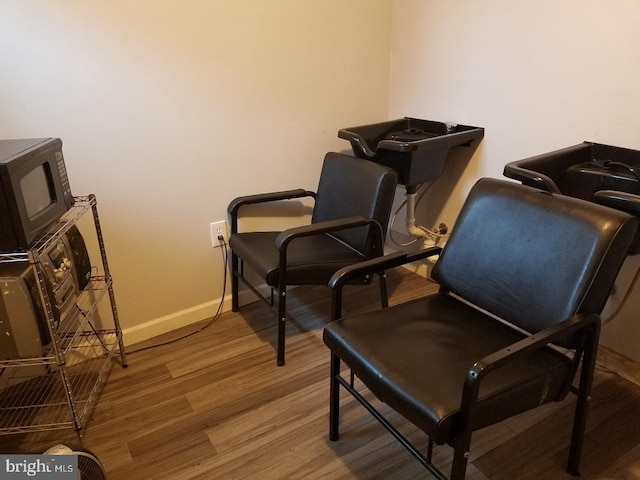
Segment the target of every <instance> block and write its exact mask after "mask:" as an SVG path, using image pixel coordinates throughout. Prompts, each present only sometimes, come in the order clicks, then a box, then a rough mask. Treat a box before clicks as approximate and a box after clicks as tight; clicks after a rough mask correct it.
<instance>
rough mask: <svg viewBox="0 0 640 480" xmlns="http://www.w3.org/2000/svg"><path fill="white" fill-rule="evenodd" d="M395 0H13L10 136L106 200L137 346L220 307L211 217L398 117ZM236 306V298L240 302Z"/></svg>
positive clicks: (2, 85) (124, 311) (5, 33)
mask: <svg viewBox="0 0 640 480" xmlns="http://www.w3.org/2000/svg"><path fill="white" fill-rule="evenodd" d="M390 12H391V2H390V1H389V0H349V1H347V2H345V1H342V0H323V1H315V0H268V1H263V0H233V1H227V0H208V1H201V0H173V1H157V0H135V1H130V0H110V1H108V2H104V1H98V0H26V1H24V0H15V1H11V0H0V58H2V74H1V75H0V105H1V108H0V137H1V138H29V137H43V136H53V137H60V138H62V140H63V142H64V153H65V157H66V162H67V168H68V170H69V176H70V181H71V186H72V190H73V192H74V194H76V195H79V194H86V193H89V192H94V193H96V195H97V198H98V208H99V211H100V213H101V217H102V224H103V225H102V227H103V230H104V234H105V237H106V246H107V252H108V254H109V257H110V266H111V270H112V274H113V277H114V285H115V291H116V296H117V300H118V307H119V311H120V318H121V323H122V325H123V328H124V331H125V340H126V341H127V343H131V342H132V341H136V340H140V339H142V338H146V337H148V336H150V335H152V334H154V333H159V332H162V331H165V330H168V329H171V328H175V327H176V326H178V325H181V324H184V323H187V322H190V321H194V320H199V319H202V318H205V317H206V316H207V315H211V314H213V312H214V311H215V307H217V302H218V300H219V297H220V295H221V293H222V274H223V269H222V262H221V257H220V250H219V249H215V250H214V249H212V248H211V241H210V236H209V222H212V221H217V220H222V219H225V218H226V206H227V204H228V202H229V201H230V200H231V199H232V198H233V197H235V196H237V195H241V194H246V193H252V192H260V191H271V190H278V189H286V188H297V187H304V188H308V189H312V190H314V189H315V187H316V185H317V179H318V174H319V171H320V166H321V161H322V157H323V155H324V153H325V152H327V151H329V150H339V149H342V148H346V147H348V144H347V143H346V142H344V141H343V140H340V139H338V138H337V132H338V129H340V128H342V127H346V126H351V125H358V124H361V123H363V122H371V121H377V120H379V119H384V118H386V116H387V96H388V91H389V85H388V76H389V48H390V26H391V23H390ZM228 307H229V304H228V303H227V305H226V308H228Z"/></svg>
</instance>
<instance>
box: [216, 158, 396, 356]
mask: <svg viewBox="0 0 640 480" xmlns="http://www.w3.org/2000/svg"><path fill="white" fill-rule="evenodd" d="M396 185H397V174H396V173H395V172H394V171H393V170H390V169H388V168H386V167H382V166H380V165H378V164H376V163H373V162H370V161H367V160H362V159H359V158H355V157H351V156H347V155H343V154H340V153H331V152H330V153H327V155H326V156H325V159H324V163H323V166H322V172H321V175H320V182H319V184H318V189H317V192H311V191H308V190H304V189H297V190H289V191H283V192H275V193H266V194H258V195H250V196H243V197H239V198H236V199H234V200H233V201H232V202H231V203H230V204H229V207H228V213H229V218H230V224H231V235H230V237H229V246H230V247H231V251H232V255H231V270H232V280H231V281H232V285H231V289H232V293H231V294H232V309H233V311H234V312H236V311H238V309H239V301H238V281H239V280H240V281H242V282H243V283H244V284H246V285H247V286H248V287H249V288H250V289H251V290H252V291H253V292H254V293H255V294H256V295H258V297H259V298H261V299H263V300H265V301H266V302H267V303H269V305H270V306H271V307H272V308H273V309H274V310H275V311H276V314H277V317H278V340H277V363H278V365H284V357H285V336H286V333H285V322H286V315H287V311H286V300H287V299H286V295H287V286H288V285H327V282H328V281H329V278H331V276H332V275H333V274H334V273H335V272H336V271H337V270H339V269H340V268H342V267H344V266H347V265H352V264H354V263H357V262H361V261H363V260H366V259H370V258H374V257H376V256H380V255H382V254H383V245H384V238H385V234H386V230H387V225H388V222H389V216H390V213H391V206H392V203H393V198H394V195H395V188H396ZM302 197H313V198H314V199H315V201H314V208H313V214H312V218H311V224H310V225H304V226H301V227H295V228H291V229H288V230H285V231H283V232H278V231H276V232H242V233H239V232H238V219H239V211H240V209H241V208H242V207H243V206H245V205H250V204H257V203H265V202H275V201H281V200H290V199H299V198H302ZM245 266H248V267H249V268H250V269H251V270H252V271H254V272H255V273H256V274H257V275H258V277H259V278H260V279H262V280H263V281H264V282H265V283H266V284H267V285H268V286H269V287H271V295H270V298H269V299H267V298H265V297H263V296H262V295H261V294H260V292H259V291H258V290H257V288H255V286H253V285H251V283H250V282H249V281H248V280H247V278H246V277H245V275H244V273H245V272H244V268H245ZM369 282H370V277H365V278H364V279H363V280H362V281H361V282H360V283H369ZM274 290H275V292H276V293H277V295H276V296H277V300H275V301H274ZM380 294H381V297H382V302H383V304H384V305H386V301H387V293H386V285H385V281H384V276H383V275H380Z"/></svg>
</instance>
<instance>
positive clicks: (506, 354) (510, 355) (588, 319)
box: [468, 313, 600, 380]
mask: <svg viewBox="0 0 640 480" xmlns="http://www.w3.org/2000/svg"><path fill="white" fill-rule="evenodd" d="M591 325H593V328H596V329H599V328H600V315H598V314H596V313H592V314H588V315H587V314H576V315H573V316H572V317H570V318H568V319H567V320H565V321H563V322H560V323H557V324H555V325H552V326H550V327H548V328H545V329H544V330H542V331H540V332H538V333H535V334H533V335H531V336H529V337H526V338H523V339H522V340H520V341H519V342H516V343H514V344H513V345H509V346H508V347H505V348H503V349H501V350H498V351H497V352H494V353H492V354H490V355H487V356H486V357H484V358H483V359H482V360H479V361H478V362H476V363H475V365H473V367H471V369H469V372H468V377H470V378H472V379H474V380H475V379H481V378H482V377H484V376H485V375H486V374H488V373H489V372H490V371H492V370H495V369H496V368H498V367H500V366H502V365H504V364H505V363H507V362H510V361H513V360H515V359H517V358H520V357H523V356H525V355H528V354H529V353H531V352H532V351H535V350H538V349H540V348H544V347H545V346H546V345H548V344H549V343H552V342H554V341H556V340H560V339H561V338H563V337H566V336H568V335H570V334H572V333H575V332H577V331H578V330H582V329H584V328H587V327H588V326H591Z"/></svg>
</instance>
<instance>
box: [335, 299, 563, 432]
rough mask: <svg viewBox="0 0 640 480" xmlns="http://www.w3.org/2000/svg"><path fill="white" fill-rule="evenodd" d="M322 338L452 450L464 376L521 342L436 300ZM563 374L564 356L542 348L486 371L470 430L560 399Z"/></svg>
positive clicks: (342, 324) (460, 306)
mask: <svg viewBox="0 0 640 480" xmlns="http://www.w3.org/2000/svg"><path fill="white" fill-rule="evenodd" d="M323 336H324V342H325V344H326V345H327V346H328V347H329V348H330V349H331V351H332V352H333V353H334V354H336V355H338V356H339V357H340V358H341V359H342V360H344V361H345V363H346V364H347V365H348V366H349V367H350V368H351V369H352V370H353V371H354V373H355V374H356V375H357V376H358V378H360V380H362V382H363V383H364V384H365V385H366V386H367V387H368V388H369V389H370V390H371V391H372V392H373V394H374V395H375V396H376V397H377V398H378V399H379V400H381V401H382V402H385V403H387V404H388V405H389V406H390V407H391V408H393V409H394V410H396V411H397V412H399V413H400V414H402V415H403V416H404V417H406V418H407V419H408V420H410V421H411V422H412V423H414V424H415V425H417V426H418V427H419V428H421V429H422V430H423V431H425V433H427V435H429V437H431V438H432V439H433V440H434V441H435V442H436V443H438V444H443V443H449V444H452V443H453V441H454V440H455V439H454V438H453V436H454V434H453V432H454V431H455V428H454V427H455V423H456V417H457V416H458V415H459V411H460V399H461V398H462V391H463V385H464V382H465V378H466V374H467V372H468V370H469V369H470V368H471V367H472V366H473V365H474V363H475V362H477V361H478V360H480V359H482V358H483V357H484V356H486V355H488V354H490V353H492V352H495V351H497V350H499V349H501V348H503V347H506V346H508V345H510V344H513V343H515V342H517V341H518V340H521V339H522V338H523V337H524V336H525V335H524V334H523V333H521V332H519V331H517V330H514V329H512V328H511V327H509V326H507V325H505V324H504V323H502V322H499V321H497V320H495V319H493V318H491V317H489V316H487V315H485V314H484V313H482V312H480V311H478V310H476V309H474V308H472V307H470V306H468V305H467V304H465V303H463V302H461V301H459V300H458V299H456V298H455V297H452V296H450V295H447V294H443V293H438V294H435V295H432V296H429V297H425V298H421V299H418V300H415V301H412V302H407V303H404V304H401V305H398V306H394V307H390V308H387V309H382V310H378V311H375V312H370V313H367V314H366V315H361V316H355V317H352V318H344V319H342V320H338V321H336V322H334V323H332V324H330V325H329V326H327V327H326V328H325V330H324V335H323ZM570 369H571V362H570V360H569V358H568V357H567V356H565V355H563V354H561V353H560V352H557V351H555V350H553V349H551V348H547V349H544V350H542V351H540V352H537V353H535V354H533V355H531V356H529V357H527V358H524V359H521V360H517V361H515V362H513V363H511V364H508V365H506V366H504V367H502V368H499V369H497V370H495V371H493V372H491V373H490V374H489V375H487V376H486V377H485V378H484V380H483V382H482V386H481V388H480V396H479V403H478V410H477V416H476V417H475V423H474V426H473V428H474V429H477V428H481V427H483V426H487V425H489V424H491V423H495V422H498V421H501V420H503V419H505V418H507V417H509V416H511V415H514V414H517V413H520V412H522V411H525V410H528V409H530V408H533V407H535V406H537V405H540V404H542V403H545V402H549V401H554V400H561V399H562V398H564V396H565V395H566V393H567V389H568V385H566V378H567V375H568V373H569V371H570ZM434 386H437V388H434Z"/></svg>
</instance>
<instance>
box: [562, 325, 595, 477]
mask: <svg viewBox="0 0 640 480" xmlns="http://www.w3.org/2000/svg"><path fill="white" fill-rule="evenodd" d="M599 337H600V329H599V325H595V326H594V332H593V333H592V334H591V335H589V338H587V339H586V342H585V343H586V344H587V347H586V348H585V350H584V356H583V358H582V371H581V372H580V385H579V388H578V399H577V402H576V410H575V414H574V419H573V430H572V432H571V446H570V447H569V459H568V462H567V472H569V473H570V474H571V475H575V476H578V475H580V457H581V455H582V444H583V443H584V432H585V430H586V426H587V413H588V411H589V403H590V402H591V387H592V385H593V371H594V369H595V363H596V352H597V349H598V339H599Z"/></svg>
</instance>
